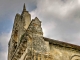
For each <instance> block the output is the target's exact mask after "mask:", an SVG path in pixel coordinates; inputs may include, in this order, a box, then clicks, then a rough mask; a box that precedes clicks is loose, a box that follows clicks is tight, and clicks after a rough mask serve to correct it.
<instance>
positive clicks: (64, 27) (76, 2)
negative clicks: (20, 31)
mask: <svg viewBox="0 0 80 60" xmlns="http://www.w3.org/2000/svg"><path fill="white" fill-rule="evenodd" d="M24 3H25V4H26V8H27V10H28V11H29V12H30V14H31V16H32V18H34V17H35V16H37V17H38V18H39V19H40V20H41V21H42V28H43V31H44V36H45V37H48V38H53V39H56V40H61V41H65V42H68V43H72V44H77V45H80V0H0V28H1V29H0V59H1V60H7V50H8V49H7V47H8V41H9V39H10V34H11V29H12V25H13V21H14V17H15V15H16V13H21V12H22V7H23V4H24Z"/></svg>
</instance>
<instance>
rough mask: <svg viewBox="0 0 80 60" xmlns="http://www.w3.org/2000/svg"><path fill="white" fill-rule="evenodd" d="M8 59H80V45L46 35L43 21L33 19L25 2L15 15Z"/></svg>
mask: <svg viewBox="0 0 80 60" xmlns="http://www.w3.org/2000/svg"><path fill="white" fill-rule="evenodd" d="M8 60H80V46H77V45H73V44H69V43H65V42H61V41H57V40H54V39H50V38H46V37H44V36H43V31H42V28H41V21H40V20H39V19H38V18H37V17H35V18H34V19H32V20H31V15H30V14H29V12H28V11H26V7H25V4H24V6H23V11H22V13H21V14H18V13H17V14H16V16H15V20H14V25H13V29H12V34H11V38H10V41H9V43H8Z"/></svg>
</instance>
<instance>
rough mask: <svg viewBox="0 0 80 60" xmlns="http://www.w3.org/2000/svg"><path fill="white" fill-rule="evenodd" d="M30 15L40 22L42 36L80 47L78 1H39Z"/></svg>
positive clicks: (79, 9) (79, 7)
mask: <svg viewBox="0 0 80 60" xmlns="http://www.w3.org/2000/svg"><path fill="white" fill-rule="evenodd" d="M31 14H32V17H34V16H38V17H39V19H40V20H41V21H42V27H43V31H44V36H46V37H49V38H53V39H57V40H61V41H65V42H69V43H73V44H77V45H80V44H79V43H78V42H79V38H78V36H79V35H78V33H80V28H79V26H80V23H79V22H80V1H79V0H50V1H49V0H44V1H43V0H39V1H37V8H36V9H35V10H34V11H32V12H31Z"/></svg>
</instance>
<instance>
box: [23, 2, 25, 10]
mask: <svg viewBox="0 0 80 60" xmlns="http://www.w3.org/2000/svg"><path fill="white" fill-rule="evenodd" d="M23 11H26V6H25V3H24V6H23Z"/></svg>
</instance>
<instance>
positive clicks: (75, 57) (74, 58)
mask: <svg viewBox="0 0 80 60" xmlns="http://www.w3.org/2000/svg"><path fill="white" fill-rule="evenodd" d="M71 60H80V56H79V55H73V56H72V57H71Z"/></svg>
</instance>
